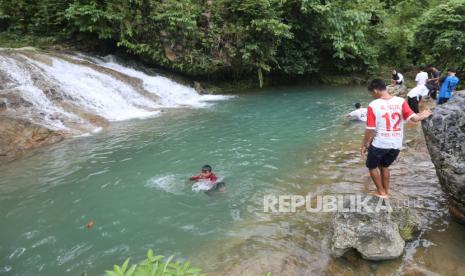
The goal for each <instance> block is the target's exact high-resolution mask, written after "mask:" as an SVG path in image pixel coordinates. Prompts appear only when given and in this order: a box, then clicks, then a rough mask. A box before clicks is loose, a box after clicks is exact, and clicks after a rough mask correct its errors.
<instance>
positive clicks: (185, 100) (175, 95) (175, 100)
mask: <svg viewBox="0 0 465 276" xmlns="http://www.w3.org/2000/svg"><path fill="white" fill-rule="evenodd" d="M95 61H96V62H97V63H98V64H99V65H100V66H104V67H107V68H110V69H113V70H115V71H117V72H120V73H123V74H125V75H128V76H132V77H135V78H138V79H141V80H142V81H143V84H144V88H145V89H146V90H147V91H149V92H151V93H154V94H156V95H158V96H159V97H160V98H161V100H162V105H163V106H164V107H179V106H191V107H205V106H208V103H207V102H210V101H221V100H227V99H230V98H232V97H233V96H225V95H200V94H199V93H198V92H197V91H196V90H195V89H194V88H192V87H188V86H185V85H182V84H179V83H177V82H174V81H172V80H170V79H169V78H166V77H162V76H150V75H147V74H145V73H144V72H141V71H137V70H135V69H133V68H129V67H124V66H122V65H120V64H118V63H116V62H115V61H114V58H112V57H111V56H109V57H106V58H105V59H104V60H103V61H102V60H100V61H99V60H95Z"/></svg>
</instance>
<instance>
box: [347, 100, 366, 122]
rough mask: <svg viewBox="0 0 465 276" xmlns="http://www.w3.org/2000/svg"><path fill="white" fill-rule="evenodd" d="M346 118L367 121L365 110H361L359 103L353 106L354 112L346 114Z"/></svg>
mask: <svg viewBox="0 0 465 276" xmlns="http://www.w3.org/2000/svg"><path fill="white" fill-rule="evenodd" d="M347 117H349V118H351V119H352V120H357V121H360V122H366V121H367V109H366V108H363V107H362V105H361V104H360V103H356V104H355V110H354V111H352V112H350V113H349V114H347Z"/></svg>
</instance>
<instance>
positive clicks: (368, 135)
mask: <svg viewBox="0 0 465 276" xmlns="http://www.w3.org/2000/svg"><path fill="white" fill-rule="evenodd" d="M373 137H375V130H374V129H365V138H363V144H362V146H361V147H360V154H361V155H362V156H363V155H365V153H366V152H367V150H368V148H369V147H370V144H371V141H373Z"/></svg>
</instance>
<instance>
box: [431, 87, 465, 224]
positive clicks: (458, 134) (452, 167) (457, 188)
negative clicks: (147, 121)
mask: <svg viewBox="0 0 465 276" xmlns="http://www.w3.org/2000/svg"><path fill="white" fill-rule="evenodd" d="M423 132H424V134H425V139H426V145H427V146H428V150H429V153H430V155H431V160H432V161H433V164H434V166H435V167H436V174H437V176H438V178H439V182H440V183H441V186H442V189H443V190H444V192H445V193H446V194H447V196H448V198H449V209H450V213H451V215H452V217H453V218H454V219H456V220H457V221H459V222H461V223H465V91H459V92H455V93H454V95H453V97H452V98H451V99H450V100H449V101H448V102H447V103H446V104H443V105H439V106H437V107H436V108H434V111H433V115H432V116H431V117H430V118H429V119H428V120H425V121H423Z"/></svg>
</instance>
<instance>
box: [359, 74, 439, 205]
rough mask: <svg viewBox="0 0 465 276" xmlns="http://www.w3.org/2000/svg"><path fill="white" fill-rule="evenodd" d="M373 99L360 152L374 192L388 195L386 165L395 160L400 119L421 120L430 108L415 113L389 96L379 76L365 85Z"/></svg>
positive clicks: (398, 100) (401, 136)
mask: <svg viewBox="0 0 465 276" xmlns="http://www.w3.org/2000/svg"><path fill="white" fill-rule="evenodd" d="M368 91H370V92H371V94H372V96H373V98H375V100H374V101H372V102H371V103H370V104H369V105H368V109H367V124H366V130H365V138H364V140H363V144H362V147H361V148H360V153H361V154H362V156H364V155H365V154H366V153H367V152H368V155H367V159H366V166H367V168H368V170H369V172H370V176H371V179H372V180H373V182H374V183H375V186H376V190H377V192H376V193H375V194H374V195H376V196H379V197H382V198H387V197H388V196H389V177H390V173H389V166H390V165H391V164H392V163H393V162H394V161H395V160H396V158H397V156H398V155H399V152H400V148H401V147H402V140H403V136H404V133H403V128H404V121H407V120H412V121H414V122H419V121H422V120H424V119H426V118H428V117H429V116H430V115H431V110H425V111H423V112H421V113H418V114H415V113H414V112H413V111H412V109H410V107H409V106H408V104H407V102H406V101H405V100H404V99H403V98H400V97H396V96H391V95H389V93H388V92H387V88H386V84H385V83H384V81H383V80H381V79H374V80H372V81H371V83H370V85H369V86H368Z"/></svg>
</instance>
